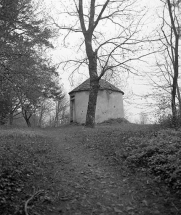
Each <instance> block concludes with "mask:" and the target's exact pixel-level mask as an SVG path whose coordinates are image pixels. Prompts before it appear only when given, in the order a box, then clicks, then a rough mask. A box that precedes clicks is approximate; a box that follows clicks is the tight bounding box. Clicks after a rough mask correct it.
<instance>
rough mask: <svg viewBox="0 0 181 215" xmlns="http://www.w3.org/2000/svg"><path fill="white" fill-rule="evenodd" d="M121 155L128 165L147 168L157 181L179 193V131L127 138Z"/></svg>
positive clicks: (180, 145) (180, 165)
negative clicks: (139, 137) (140, 137)
mask: <svg viewBox="0 0 181 215" xmlns="http://www.w3.org/2000/svg"><path fill="white" fill-rule="evenodd" d="M130 148H131V150H128V149H130ZM121 156H122V157H124V158H125V159H126V162H127V164H128V165H129V166H130V167H132V168H135V167H141V168H144V169H147V170H148V171H149V172H150V173H151V174H153V175H155V179H156V180H157V181H163V182H165V183H166V184H167V185H168V186H169V187H170V188H172V189H173V190H174V191H175V192H180V193H181V133H180V132H177V131H173V130H162V131H160V132H158V134H157V135H156V136H153V137H152V138H148V137H145V138H143V139H138V138H137V139H136V140H134V139H133V140H129V141H128V142H127V143H126V147H124V150H123V154H122V155H121Z"/></svg>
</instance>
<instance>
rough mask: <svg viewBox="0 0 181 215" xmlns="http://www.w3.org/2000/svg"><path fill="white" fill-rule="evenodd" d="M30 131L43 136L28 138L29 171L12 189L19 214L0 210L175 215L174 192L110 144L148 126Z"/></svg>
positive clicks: (144, 131) (68, 214)
mask: <svg viewBox="0 0 181 215" xmlns="http://www.w3.org/2000/svg"><path fill="white" fill-rule="evenodd" d="M6 132H7V131H6ZM28 132H29V131H28ZM31 132H32V131H31ZM31 132H30V133H31ZM33 132H35V133H38V134H39V135H40V136H41V137H42V138H43V141H42V140H41V141H39V139H38V138H37V136H36V135H35V136H36V139H32V142H34V143H32V142H31V141H30V142H31V144H30V146H32V147H33V149H32V152H33V153H32V155H31V156H30V157H28V158H27V159H28V160H27V163H28V162H29V161H31V162H30V164H33V162H34V164H35V165H34V167H35V170H34V171H33V170H32V171H33V172H32V171H30V173H29V174H28V178H27V176H25V178H27V179H26V180H25V182H26V183H25V185H24V189H23V188H22V190H23V192H19V194H18V195H19V197H20V198H22V199H23V201H22V202H21V204H22V207H20V209H21V211H20V209H19V212H21V213H18V212H17V213H4V214H3V213H2V212H1V214H3V215H6V214H8V215H9V214H25V215H30V214H31V215H61V214H64V215H91V214H92V215H93V214H95V215H112V214H118V215H119V214H120V215H137V214H138V215H176V214H177V215H179V214H181V208H180V205H181V201H180V200H179V199H178V198H177V196H175V195H174V194H171V193H170V191H169V190H168V189H166V187H165V186H164V185H161V184H157V183H156V182H154V181H153V179H152V177H151V176H150V175H148V174H147V173H146V172H142V171H134V172H133V171H131V170H130V169H128V168H127V167H126V166H125V165H124V162H121V160H118V157H117V156H115V152H116V150H115V146H116V145H115V144H121V141H124V139H126V138H128V137H132V136H133V137H134V135H135V134H139V135H148V133H150V132H155V131H154V129H153V131H152V128H151V127H150V126H144V127H143V126H138V125H130V124H126V125H120V124H116V125H114V124H111V125H109V124H102V125H99V126H97V127H96V128H95V129H89V128H85V127H84V126H76V125H72V126H71V125H69V126H63V127H61V128H56V129H44V130H40V131H33ZM0 133H1V132H0ZM17 133H18V132H17ZM25 133H26V132H25ZM21 135H22V134H21ZM31 135H32V134H31ZM0 138H1V135H0ZM36 141H37V142H36ZM38 141H39V142H38ZM25 144H27V142H25ZM17 145H18V144H17ZM27 156H28V155H27ZM38 159H39V161H38V162H37V160H38ZM29 168H30V170H31V165H30V167H29ZM38 171H39V172H38ZM31 173H34V174H31ZM38 192H40V193H38ZM41 192H42V193H41ZM25 206H27V207H25ZM25 208H26V209H27V213H25V212H26V211H25ZM17 211H18V210H17Z"/></svg>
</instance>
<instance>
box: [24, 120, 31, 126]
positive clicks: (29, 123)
mask: <svg viewBox="0 0 181 215" xmlns="http://www.w3.org/2000/svg"><path fill="white" fill-rule="evenodd" d="M25 121H26V124H27V126H28V127H31V122H30V118H25Z"/></svg>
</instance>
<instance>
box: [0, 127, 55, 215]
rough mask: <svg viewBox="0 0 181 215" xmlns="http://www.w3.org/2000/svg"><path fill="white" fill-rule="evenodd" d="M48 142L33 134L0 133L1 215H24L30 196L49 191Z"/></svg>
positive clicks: (31, 132)
mask: <svg viewBox="0 0 181 215" xmlns="http://www.w3.org/2000/svg"><path fill="white" fill-rule="evenodd" d="M47 141H48V140H47V138H46V137H44V136H41V135H39V134H36V133H35V132H33V131H23V130H9V131H8V130H6V131H1V132H0V214H2V215H11V214H13V215H16V214H17V215H21V214H25V210H26V209H27V208H25V204H26V202H27V200H28V199H29V198H31V196H32V195H33V193H35V192H36V191H38V190H41V189H47V188H48V187H45V186H44V185H45V184H46V186H47V185H48V184H49V181H51V178H50V177H51V175H50V171H51V169H52V165H49V164H48V162H49V161H50V159H51V157H49V156H48V152H50V151H51V150H52V149H51V147H50V144H49V142H47ZM36 181H37V182H38V183H36ZM31 214H35V213H34V212H33V211H31Z"/></svg>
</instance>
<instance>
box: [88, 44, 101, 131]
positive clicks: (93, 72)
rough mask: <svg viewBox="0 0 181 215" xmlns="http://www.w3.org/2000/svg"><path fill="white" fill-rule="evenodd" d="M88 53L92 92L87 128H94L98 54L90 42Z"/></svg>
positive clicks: (97, 86) (97, 87)
mask: <svg viewBox="0 0 181 215" xmlns="http://www.w3.org/2000/svg"><path fill="white" fill-rule="evenodd" d="M88 41H89V40H88ZM86 53H87V56H88V59H89V75H90V91H89V102H88V107H87V115H86V126H87V127H92V128H93V127H94V126H95V114H96V104H97V95H98V91H99V77H98V74H97V52H94V51H93V50H92V47H91V46H90V43H89V42H88V43H86Z"/></svg>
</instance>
